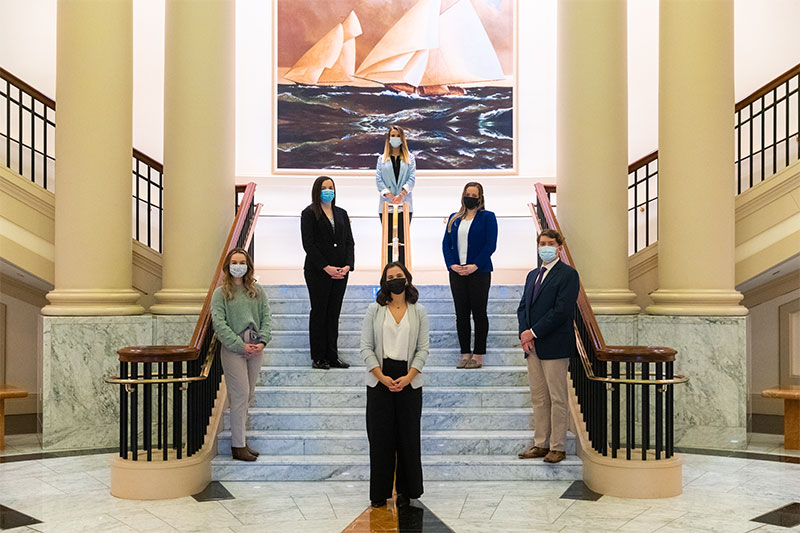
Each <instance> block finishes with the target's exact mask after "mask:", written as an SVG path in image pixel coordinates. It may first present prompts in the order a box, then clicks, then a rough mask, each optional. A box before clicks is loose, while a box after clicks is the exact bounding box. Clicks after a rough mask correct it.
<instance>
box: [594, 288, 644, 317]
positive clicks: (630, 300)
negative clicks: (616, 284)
mask: <svg viewBox="0 0 800 533" xmlns="http://www.w3.org/2000/svg"><path fill="white" fill-rule="evenodd" d="M586 296H588V297H589V303H590V304H592V311H594V314H596V315H635V314H637V313H639V311H641V308H640V307H639V306H638V305H636V304H635V303H634V301H635V300H636V293H635V292H633V291H630V290H628V289H587V290H586Z"/></svg>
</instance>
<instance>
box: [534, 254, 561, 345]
mask: <svg viewBox="0 0 800 533" xmlns="http://www.w3.org/2000/svg"><path fill="white" fill-rule="evenodd" d="M558 261H559V259H558V256H556V258H555V259H553V260H552V261H550V262H549V263H542V268H546V269H547V270H545V271H544V274H542V281H541V283H544V278H546V277H547V276H548V275H550V271H551V270H553V267H554V266H556V263H558ZM536 278H537V279H538V278H539V275H538V274H537V275H536ZM534 282H535V281H534ZM539 290H541V287H540V288H539ZM530 331H531V333H533V338H534V339H538V338H539V337H537V336H536V333H534V331H533V329H531V330H530Z"/></svg>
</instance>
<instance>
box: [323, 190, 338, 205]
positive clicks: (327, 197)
mask: <svg viewBox="0 0 800 533" xmlns="http://www.w3.org/2000/svg"><path fill="white" fill-rule="evenodd" d="M335 196H336V193H335V192H334V191H333V190H332V189H323V190H322V192H320V193H319V197H320V198H321V199H322V201H323V202H325V203H326V204H329V203H331V202H332V201H333V199H334V197H335Z"/></svg>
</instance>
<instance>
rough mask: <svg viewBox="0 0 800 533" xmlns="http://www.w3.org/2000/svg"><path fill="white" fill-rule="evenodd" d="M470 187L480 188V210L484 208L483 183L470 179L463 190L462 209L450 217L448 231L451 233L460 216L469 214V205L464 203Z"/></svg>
mask: <svg viewBox="0 0 800 533" xmlns="http://www.w3.org/2000/svg"><path fill="white" fill-rule="evenodd" d="M470 187H476V188H477V189H478V211H480V210H481V209H483V208H484V201H483V185H481V184H480V183H478V182H477V181H470V182H469V183H467V184H466V185H464V190H463V191H461V209H459V210H458V212H457V213H456V214H455V215H453V216H451V217H450V221H449V222H448V223H447V233H450V231H451V230H452V229H453V224H455V222H456V220H458V219H459V218H464V217H465V216H466V215H467V206H465V205H464V195H465V194H467V189H469V188H470Z"/></svg>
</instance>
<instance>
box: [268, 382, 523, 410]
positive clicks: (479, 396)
mask: <svg viewBox="0 0 800 533" xmlns="http://www.w3.org/2000/svg"><path fill="white" fill-rule="evenodd" d="M252 405H253V407H309V408H315V407H328V408H330V407H365V406H366V405H367V392H366V387H365V386H364V385H362V386H360V387H256V390H255V394H254V399H253V404H252ZM422 405H423V407H527V408H530V406H531V395H530V389H529V388H528V387H527V386H525V387H423V388H422Z"/></svg>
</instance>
